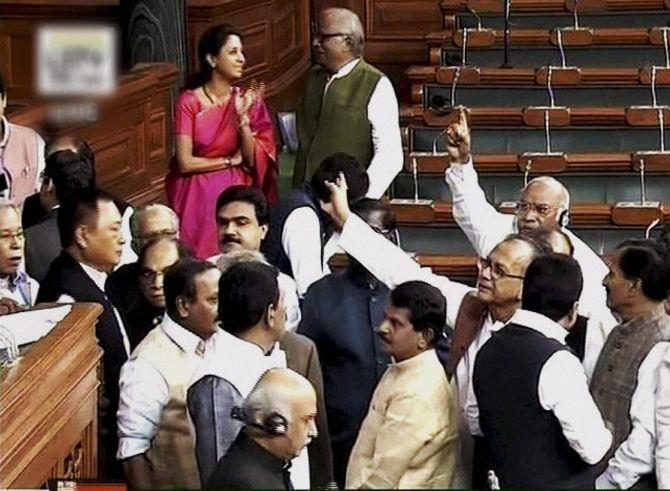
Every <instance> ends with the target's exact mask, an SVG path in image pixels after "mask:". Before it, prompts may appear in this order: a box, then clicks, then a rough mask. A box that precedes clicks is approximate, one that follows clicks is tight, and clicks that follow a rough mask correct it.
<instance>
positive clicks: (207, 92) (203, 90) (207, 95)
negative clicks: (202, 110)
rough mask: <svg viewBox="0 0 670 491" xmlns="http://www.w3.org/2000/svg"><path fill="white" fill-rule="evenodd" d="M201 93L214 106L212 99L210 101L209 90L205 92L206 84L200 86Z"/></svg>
mask: <svg viewBox="0 0 670 491" xmlns="http://www.w3.org/2000/svg"><path fill="white" fill-rule="evenodd" d="M202 92H203V93H204V94H205V97H207V99H209V102H210V103H211V104H212V106H214V105H215V104H216V103H215V102H214V99H212V96H211V95H209V90H207V84H203V85H202Z"/></svg>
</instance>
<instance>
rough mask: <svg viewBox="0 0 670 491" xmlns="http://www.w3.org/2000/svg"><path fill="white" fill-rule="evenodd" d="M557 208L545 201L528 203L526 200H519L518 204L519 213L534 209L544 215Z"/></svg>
mask: <svg viewBox="0 0 670 491" xmlns="http://www.w3.org/2000/svg"><path fill="white" fill-rule="evenodd" d="M557 209H558V207H556V206H551V205H547V204H545V203H538V204H535V203H526V202H525V201H519V202H518V203H517V204H516V212H517V213H526V212H528V211H529V210H533V211H534V212H535V213H537V214H538V215H541V216H543V217H545V216H547V215H548V214H549V213H551V212H552V211H554V210H557Z"/></svg>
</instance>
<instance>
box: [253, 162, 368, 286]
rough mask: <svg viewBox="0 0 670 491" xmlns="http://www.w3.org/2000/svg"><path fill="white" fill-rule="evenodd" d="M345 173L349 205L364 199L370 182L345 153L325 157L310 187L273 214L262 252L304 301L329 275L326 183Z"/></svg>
mask: <svg viewBox="0 0 670 491" xmlns="http://www.w3.org/2000/svg"><path fill="white" fill-rule="evenodd" d="M340 173H343V174H344V176H345V177H346V180H347V183H348V185H349V187H348V190H347V199H348V201H349V202H352V201H355V200H357V199H360V198H362V197H363V196H365V193H366V192H367V190H368V186H369V183H370V181H369V179H368V176H367V174H366V173H365V172H363V171H362V170H361V169H360V167H359V165H358V162H356V159H355V158H353V157H351V156H350V155H346V154H344V153H336V154H333V155H331V156H329V157H326V158H325V159H324V160H323V162H321V165H320V166H319V168H318V169H317V170H316V172H315V173H314V176H313V177H312V179H311V181H310V182H309V183H306V184H303V185H302V186H300V187H299V188H297V189H294V190H293V191H291V192H290V193H289V194H287V195H286V196H284V197H283V198H282V199H281V200H280V201H279V203H277V205H276V206H274V207H273V208H272V209H271V210H270V231H269V233H268V235H267V237H266V239H265V242H264V243H263V246H262V248H261V250H262V251H263V254H265V257H266V258H267V260H268V261H269V262H270V263H271V264H273V265H275V266H277V268H279V270H280V271H281V272H282V273H285V274H287V275H289V276H291V277H292V278H293V279H294V280H295V282H296V286H297V288H298V295H299V296H300V297H303V296H304V295H305V292H306V291H307V288H308V287H309V285H311V284H312V283H314V282H315V281H317V280H319V279H321V278H322V277H323V276H325V275H326V274H328V273H329V272H330V271H328V270H326V271H324V269H325V268H324V264H323V263H324V259H327V257H324V246H325V245H326V244H325V239H326V235H327V233H329V232H330V230H329V227H330V220H329V218H328V215H327V214H326V213H324V211H325V212H328V210H329V209H330V208H331V207H332V205H331V203H330V201H331V192H330V190H329V189H328V187H327V186H326V182H329V181H335V179H336V178H337V176H338V175H339V174H340Z"/></svg>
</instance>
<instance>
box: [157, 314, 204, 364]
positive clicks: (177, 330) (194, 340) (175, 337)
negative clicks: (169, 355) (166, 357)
mask: <svg viewBox="0 0 670 491" xmlns="http://www.w3.org/2000/svg"><path fill="white" fill-rule="evenodd" d="M161 329H163V332H164V333H165V334H166V335H167V336H168V337H169V338H170V339H172V341H174V342H175V344H177V346H179V347H180V348H181V349H182V350H183V351H185V352H186V353H189V354H194V353H195V352H196V349H197V348H198V345H200V342H201V341H202V339H200V338H199V337H198V336H196V335H195V334H193V333H192V332H191V331H189V330H188V329H186V328H185V327H182V326H180V325H179V324H177V323H176V322H175V321H174V320H172V318H171V317H170V316H169V315H168V314H165V315H164V316H163V321H162V322H161Z"/></svg>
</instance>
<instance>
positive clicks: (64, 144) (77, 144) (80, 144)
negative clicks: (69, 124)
mask: <svg viewBox="0 0 670 491" xmlns="http://www.w3.org/2000/svg"><path fill="white" fill-rule="evenodd" d="M68 143H69V145H68ZM73 149H74V150H73ZM64 150H69V151H70V152H74V154H75V155H76V156H77V157H79V158H80V159H83V160H86V161H88V162H89V163H90V164H91V167H92V168H93V175H94V177H95V153H94V152H93V149H92V148H91V146H90V145H89V144H88V142H87V141H86V140H82V139H81V138H76V137H70V136H65V137H56V138H52V139H51V140H49V142H48V143H47V144H46V146H45V147H44V158H45V160H48V159H49V157H50V156H51V155H52V154H55V153H58V152H61V151H64Z"/></svg>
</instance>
